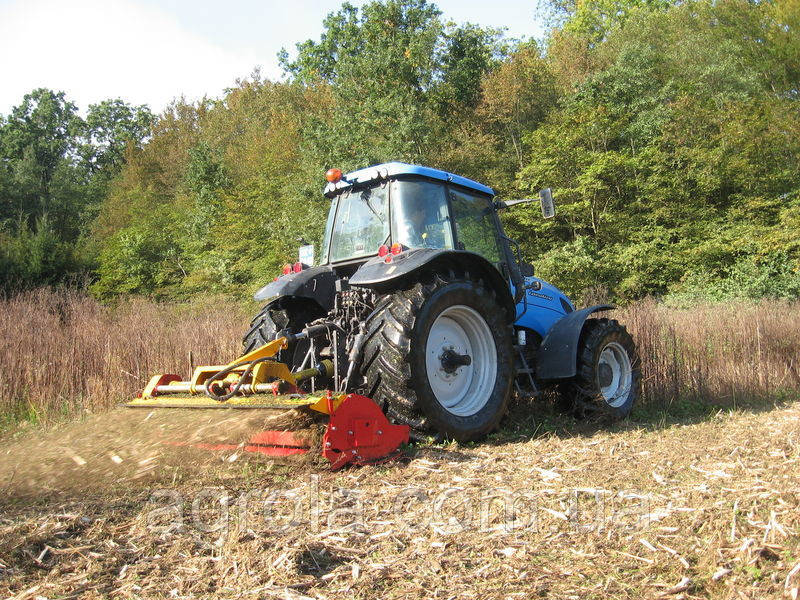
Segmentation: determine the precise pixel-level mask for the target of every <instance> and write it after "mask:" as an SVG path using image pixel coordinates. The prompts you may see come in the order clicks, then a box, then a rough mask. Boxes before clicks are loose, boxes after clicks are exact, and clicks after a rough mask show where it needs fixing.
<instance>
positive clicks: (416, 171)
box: [324, 162, 494, 198]
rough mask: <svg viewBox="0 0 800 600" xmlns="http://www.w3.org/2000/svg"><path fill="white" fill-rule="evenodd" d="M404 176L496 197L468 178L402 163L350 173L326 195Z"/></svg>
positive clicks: (326, 191) (329, 188)
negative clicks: (442, 182)
mask: <svg viewBox="0 0 800 600" xmlns="http://www.w3.org/2000/svg"><path fill="white" fill-rule="evenodd" d="M402 175H410V176H413V175H416V176H419V177H427V178H428V179H435V180H437V181H448V182H450V183H453V184H455V185H460V186H462V187H465V188H468V189H470V190H475V191H476V192H480V193H482V194H487V195H489V196H494V190H493V189H492V188H490V187H489V186H486V185H483V184H482V183H478V182H477V181H473V180H472V179H468V178H466V177H461V176H460V175H456V174H454V173H448V172H447V171H440V170H439V169H432V168H431V167H423V166H421V165H410V164H407V163H402V162H390V163H383V164H381V165H374V166H371V167H367V168H365V169H359V170H358V171H353V172H352V173H348V174H347V175H345V176H344V177H342V179H341V180H340V181H337V182H336V183H329V184H328V185H326V186H325V192H324V193H325V195H326V196H327V197H328V198H332V197H333V196H335V195H336V194H337V193H339V192H340V191H341V190H345V189H347V188H350V187H353V186H355V185H360V184H365V183H370V182H373V181H383V180H385V179H389V178H390V177H399V176H402Z"/></svg>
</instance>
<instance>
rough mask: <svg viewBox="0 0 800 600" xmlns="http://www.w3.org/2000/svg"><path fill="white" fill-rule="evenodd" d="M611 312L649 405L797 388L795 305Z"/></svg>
mask: <svg viewBox="0 0 800 600" xmlns="http://www.w3.org/2000/svg"><path fill="white" fill-rule="evenodd" d="M616 318H618V319H619V320H620V321H621V322H622V323H624V324H625V325H626V326H627V327H628V329H629V330H630V332H631V333H632V334H633V336H634V339H635V340H636V343H637V345H638V348H639V352H640V354H641V357H642V381H643V397H644V401H645V403H647V404H648V405H649V406H650V407H653V408H660V409H669V408H670V407H671V406H672V405H673V404H674V403H676V402H679V403H683V404H687V403H688V404H691V403H694V404H705V405H711V406H714V407H718V408H727V407H736V406H739V405H741V404H745V405H752V404H754V403H758V402H759V401H771V400H774V399H775V398H776V397H778V396H781V395H783V394H785V393H786V392H796V391H798V390H800V303H797V302H795V303H789V302H780V301H777V302H776V301H767V300H764V301H762V302H760V303H757V304H753V303H729V304H721V305H720V304H716V305H714V304H712V305H698V306H695V307H693V308H690V309H671V308H668V307H666V306H663V305H659V304H656V303H655V302H653V301H647V302H641V303H639V304H636V305H633V306H631V307H628V308H625V309H624V310H621V311H618V313H617V315H616Z"/></svg>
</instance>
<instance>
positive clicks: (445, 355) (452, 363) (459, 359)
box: [439, 348, 472, 375]
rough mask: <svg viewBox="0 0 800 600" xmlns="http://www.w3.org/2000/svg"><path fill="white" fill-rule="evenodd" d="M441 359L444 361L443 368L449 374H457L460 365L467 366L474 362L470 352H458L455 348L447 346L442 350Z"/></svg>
mask: <svg viewBox="0 0 800 600" xmlns="http://www.w3.org/2000/svg"><path fill="white" fill-rule="evenodd" d="M439 360H441V361H442V368H443V369H444V371H445V373H447V374H449V375H453V374H455V372H456V370H458V367H465V366H469V365H471V364H472V357H470V355H469V354H458V353H457V352H456V351H455V350H453V348H447V349H446V350H445V351H444V352H442V354H441V356H440V357H439Z"/></svg>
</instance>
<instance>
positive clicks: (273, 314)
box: [242, 303, 321, 369]
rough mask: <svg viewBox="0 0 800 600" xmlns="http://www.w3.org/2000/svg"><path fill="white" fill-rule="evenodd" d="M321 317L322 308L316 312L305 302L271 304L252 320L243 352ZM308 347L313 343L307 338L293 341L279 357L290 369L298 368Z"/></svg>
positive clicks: (294, 330)
mask: <svg viewBox="0 0 800 600" xmlns="http://www.w3.org/2000/svg"><path fill="white" fill-rule="evenodd" d="M319 316H321V311H319V310H316V311H315V310H313V309H311V308H310V307H305V306H303V305H301V304H298V305H297V306H283V305H282V304H280V303H270V304H267V305H266V306H265V307H264V308H262V309H261V312H259V313H258V314H257V315H256V316H255V317H254V318H253V320H252V321H251V322H250V329H248V331H247V333H246V334H245V335H244V337H243V338H242V346H243V348H244V352H243V353H244V354H247V353H248V352H252V351H253V350H255V349H256V348H260V347H261V346H263V345H264V344H266V343H268V342H271V341H273V340H274V339H275V337H276V336H277V335H278V333H279V332H281V331H283V330H284V329H288V330H290V331H292V332H293V333H297V332H298V331H300V330H301V329H303V328H304V327H305V326H306V324H307V323H309V322H311V321H313V320H314V319H316V318H318V317H319ZM308 347H309V344H308V342H307V341H305V340H301V341H300V342H297V343H292V344H289V347H288V348H287V349H286V350H281V351H280V352H279V353H278V355H277V357H276V358H277V359H278V360H279V361H281V362H284V363H286V364H287V365H289V368H290V369H295V368H297V367H299V366H300V364H301V363H302V361H303V358H304V357H305V355H306V352H307V351H308Z"/></svg>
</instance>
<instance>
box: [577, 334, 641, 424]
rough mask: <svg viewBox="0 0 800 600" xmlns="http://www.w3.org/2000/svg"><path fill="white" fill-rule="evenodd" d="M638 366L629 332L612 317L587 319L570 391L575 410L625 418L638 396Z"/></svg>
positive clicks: (639, 385) (634, 345)
mask: <svg viewBox="0 0 800 600" xmlns="http://www.w3.org/2000/svg"><path fill="white" fill-rule="evenodd" d="M640 387H641V369H640V363H639V355H638V353H637V351H636V344H635V343H634V341H633V338H632V337H631V334H630V333H628V331H627V330H626V329H625V327H623V326H622V325H620V324H619V322H617V321H616V320H614V319H589V320H587V321H586V324H585V325H584V330H583V333H582V334H581V346H580V348H579V349H578V373H577V376H576V377H575V382H574V387H573V390H574V392H575V397H576V408H577V409H578V410H577V411H576V412H577V413H578V414H586V413H592V412H599V413H600V414H602V415H605V416H607V417H611V418H612V419H624V418H625V417H627V416H628V415H629V414H630V412H631V410H632V409H633V406H634V404H635V403H636V401H637V400H638V398H639V392H640Z"/></svg>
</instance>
